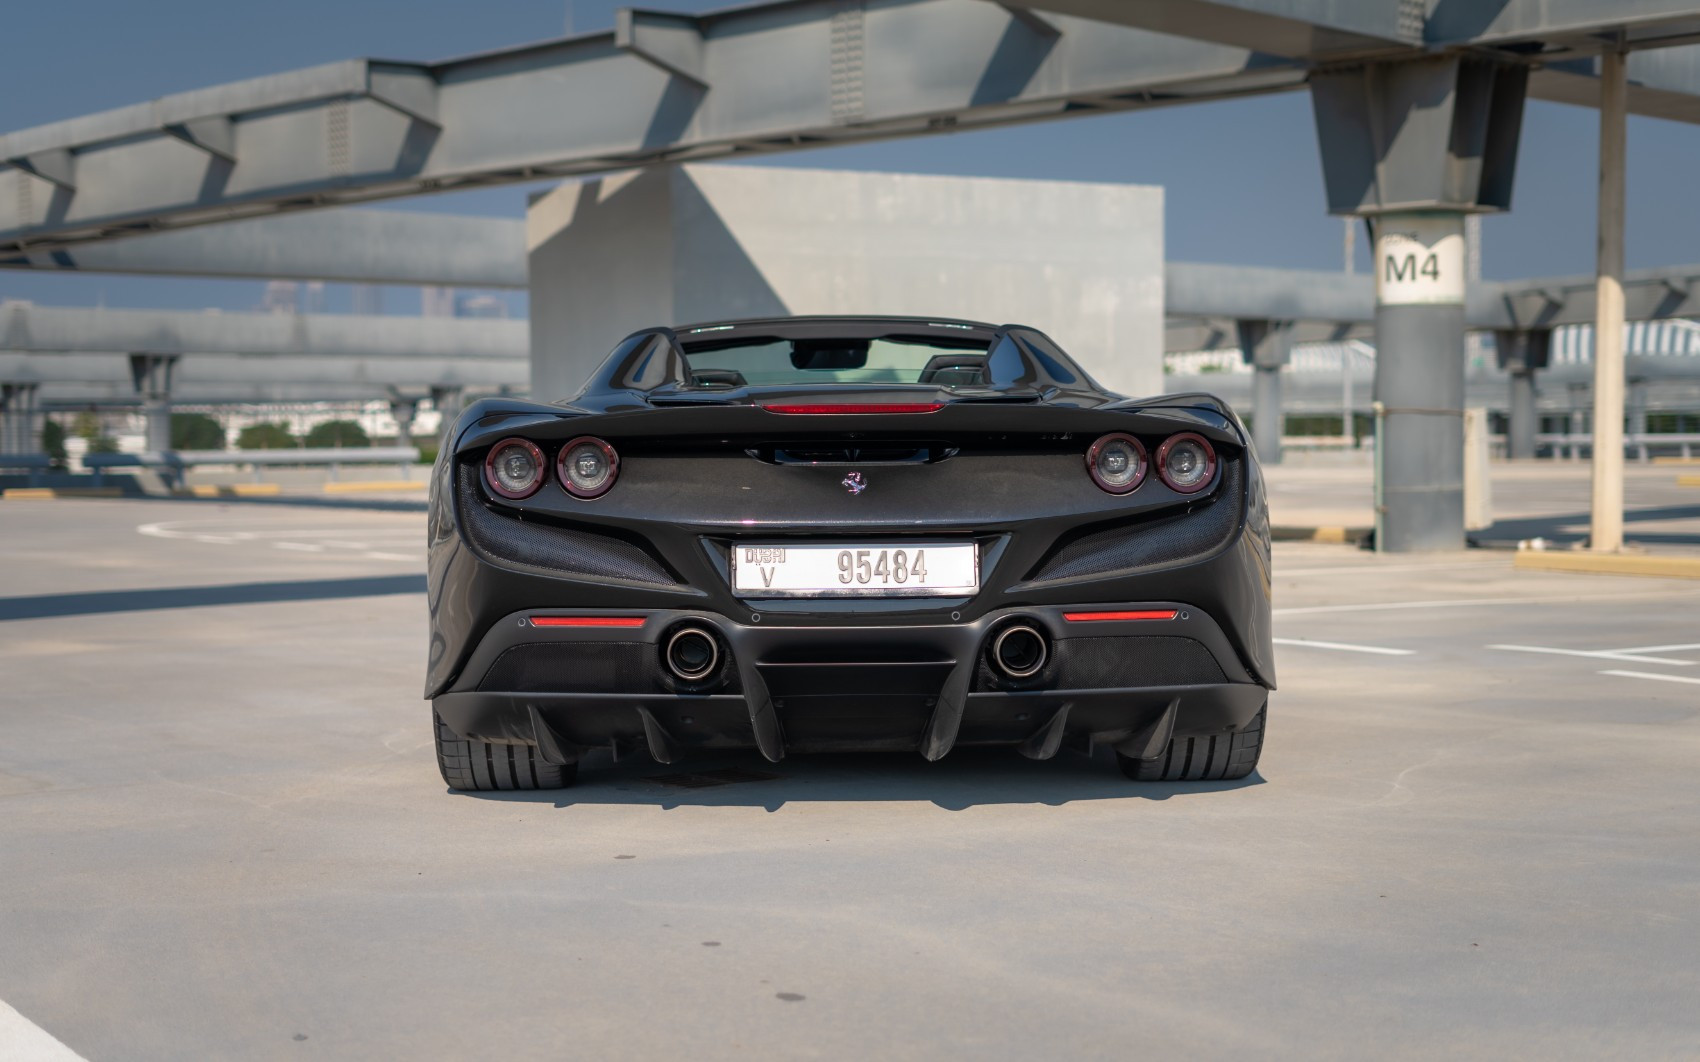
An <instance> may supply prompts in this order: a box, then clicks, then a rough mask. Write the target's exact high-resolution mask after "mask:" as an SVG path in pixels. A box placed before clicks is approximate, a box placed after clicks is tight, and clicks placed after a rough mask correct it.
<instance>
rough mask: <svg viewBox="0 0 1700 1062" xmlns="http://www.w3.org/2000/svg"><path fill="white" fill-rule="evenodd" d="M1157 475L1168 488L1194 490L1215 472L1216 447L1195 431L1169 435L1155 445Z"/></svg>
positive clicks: (1206, 481)
mask: <svg viewBox="0 0 1700 1062" xmlns="http://www.w3.org/2000/svg"><path fill="white" fill-rule="evenodd" d="M1157 475H1158V476H1160V477H1161V478H1162V480H1163V482H1164V483H1167V484H1168V485H1169V489H1170V490H1173V491H1176V492H1178V493H1181V494H1197V493H1198V492H1199V491H1201V490H1203V489H1204V488H1205V487H1208V486H1210V481H1211V479H1212V478H1214V477H1215V475H1216V449H1215V447H1213V446H1211V445H1210V440H1209V439H1206V438H1205V437H1204V436H1202V435H1198V434H1196V433H1194V432H1190V431H1184V432H1181V433H1180V434H1179V435H1171V436H1169V437H1168V438H1167V439H1165V440H1163V445H1162V446H1159V447H1158V448H1157Z"/></svg>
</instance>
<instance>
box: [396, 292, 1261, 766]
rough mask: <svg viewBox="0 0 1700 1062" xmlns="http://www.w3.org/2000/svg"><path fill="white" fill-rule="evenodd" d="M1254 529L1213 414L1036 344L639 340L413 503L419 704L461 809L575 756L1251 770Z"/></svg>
mask: <svg viewBox="0 0 1700 1062" xmlns="http://www.w3.org/2000/svg"><path fill="white" fill-rule="evenodd" d="M1269 589H1270V581H1269V520H1268V510H1267V506H1266V502H1265V498H1264V491H1263V477H1262V474H1261V473H1260V471H1259V470H1258V467H1257V464H1256V461H1255V460H1254V458H1253V454H1252V451H1251V448H1250V445H1249V443H1248V437H1247V434H1246V431H1245V429H1244V427H1243V425H1241V423H1240V422H1239V420H1238V419H1237V418H1236V417H1235V416H1234V414H1233V412H1232V411H1231V410H1230V409H1229V408H1228V407H1227V406H1226V405H1224V404H1223V403H1222V402H1220V401H1219V400H1217V399H1215V398H1213V397H1211V396H1208V395H1200V394H1193V395H1165V396H1162V397H1159V398H1149V399H1137V400H1135V399H1125V398H1121V397H1119V396H1117V395H1113V394H1109V393H1107V392H1105V391H1104V390H1103V389H1101V388H1100V387H1098V386H1097V385H1096V384H1094V383H1093V382H1092V380H1091V379H1089V378H1088V377H1087V375H1086V373H1085V372H1083V371H1081V369H1080V367H1079V366H1077V365H1075V364H1074V363H1073V362H1072V361H1070V360H1069V358H1068V356H1067V355H1065V354H1064V353H1063V352H1062V351H1061V350H1060V349H1058V347H1057V345H1056V344H1055V343H1053V342H1052V341H1051V340H1050V339H1049V338H1047V337H1046V336H1045V335H1044V334H1043V333H1040V332H1038V331H1036V330H1034V329H1031V328H1024V327H1021V326H1017V325H1005V326H1002V327H998V326H993V325H987V324H977V323H973V322H969V321H953V320H925V319H910V318H896V317H855V318H848V317H844V318H824V317H814V318H809V317H805V318H785V319H775V320H751V321H728V322H723V323H717V324H705V325H697V326H693V327H685V328H677V329H668V328H652V329H649V330H646V331H643V332H638V333H636V334H634V335H632V336H630V337H628V338H627V339H626V340H624V341H623V342H622V343H620V345H619V346H618V347H617V348H616V349H615V350H614V352H613V353H612V354H611V355H609V357H608V359H607V361H606V362H604V363H603V365H602V367H601V368H600V369H599V370H598V371H597V373H596V375H595V378H594V379H593V380H592V381H591V383H590V384H589V385H588V386H587V387H586V388H585V389H584V391H583V392H582V393H581V394H579V395H578V396H577V397H575V398H573V399H571V400H570V401H567V402H564V403H561V404H558V405H545V404H541V403H536V402H528V401H520V400H516V399H508V398H492V399H486V400H483V401H480V402H478V403H476V404H474V405H472V406H471V407H469V408H468V409H467V410H466V411H465V412H464V413H462V414H461V416H460V418H459V420H458V421H457V422H456V423H455V425H454V427H453V429H452V430H451V431H450V432H449V433H448V434H447V435H446V436H445V443H444V447H443V451H442V454H441V456H440V457H439V458H438V461H437V465H436V468H435V470H434V472H433V475H432V490H431V514H430V606H431V647H430V665H429V676H428V678H427V679H426V684H425V694H426V696H427V697H428V698H429V699H430V700H431V702H432V707H433V710H434V714H435V733H436V739H437V751H438V759H439V763H440V765H441V767H442V772H443V777H444V779H445V780H446V781H447V782H448V784H449V785H450V786H451V787H453V788H456V789H533V788H552V787H558V786H564V785H568V784H570V783H571V782H572V780H573V778H574V777H575V775H576V773H577V767H578V761H579V759H580V757H581V756H582V755H584V753H585V752H587V751H589V750H592V749H598V748H601V749H608V750H610V751H611V752H612V753H613V754H614V755H615V756H616V757H617V756H620V755H623V754H626V753H627V752H630V751H635V750H638V749H640V748H641V749H647V751H648V753H649V755H650V756H653V757H654V758H655V759H656V760H659V761H660V762H662V763H672V762H673V761H674V760H675V759H677V758H678V757H680V756H683V755H684V754H685V753H686V752H688V751H690V750H692V749H730V748H756V749H759V750H760V751H761V753H762V754H763V755H764V756H766V757H767V758H768V759H769V760H779V759H780V758H781V757H783V756H784V755H785V754H786V753H787V752H793V751H816V750H844V749H885V750H892V749H913V750H919V751H920V752H921V754H922V755H924V756H926V757H927V758H928V759H938V758H939V757H941V756H943V755H944V754H945V753H947V752H949V751H950V750H951V749H952V748H954V747H955V746H957V745H1012V746H1014V747H1015V748H1016V749H1017V751H1019V752H1021V753H1022V754H1023V755H1026V756H1029V757H1033V758H1037V759H1043V758H1047V757H1050V756H1053V755H1055V754H1056V752H1057V750H1058V749H1059V748H1060V747H1062V746H1063V745H1071V746H1079V747H1085V748H1090V746H1091V744H1092V743H1094V742H1096V743H1103V744H1108V745H1111V746H1113V747H1114V749H1115V751H1116V754H1117V756H1118V757H1119V760H1120V763H1121V766H1122V770H1123V771H1124V772H1125V773H1126V774H1127V775H1128V776H1129V777H1130V778H1135V779H1141V780H1145V779H1222V778H1240V777H1243V776H1245V775H1247V774H1250V773H1251V771H1252V770H1253V768H1254V767H1255V766H1256V765H1257V758H1258V754H1259V752H1260V750H1261V745H1262V740H1263V726H1264V716H1265V705H1266V704H1267V701H1268V694H1269V691H1270V690H1271V689H1273V688H1274V686H1275V671H1274V662H1273V655H1272V649H1271V645H1270V612H1269Z"/></svg>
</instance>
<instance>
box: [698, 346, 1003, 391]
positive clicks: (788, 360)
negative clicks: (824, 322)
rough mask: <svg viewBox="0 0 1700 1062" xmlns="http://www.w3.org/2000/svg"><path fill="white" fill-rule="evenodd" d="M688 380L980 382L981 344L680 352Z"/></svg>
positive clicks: (728, 383)
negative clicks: (688, 371) (688, 373)
mask: <svg viewBox="0 0 1700 1062" xmlns="http://www.w3.org/2000/svg"><path fill="white" fill-rule="evenodd" d="M685 364H686V365H687V366H688V367H689V369H690V373H691V380H692V382H693V383H694V384H696V385H697V386H705V387H714V386H721V387H743V386H751V387H762V386H769V385H774V384H779V385H785V384H823V383H824V384H834V383H843V384H936V385H938V386H941V387H943V386H952V385H975V384H981V383H984V382H985V376H986V347H985V344H983V343H978V344H976V343H964V342H954V343H951V342H945V341H939V340H928V339H923V338H920V337H911V336H885V337H879V338H873V339H778V338H774V337H756V336H752V337H749V338H747V339H743V340H740V341H739V342H737V343H725V344H715V345H713V346H705V345H698V344H692V345H690V346H687V347H686V348H685Z"/></svg>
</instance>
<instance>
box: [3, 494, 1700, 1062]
mask: <svg viewBox="0 0 1700 1062" xmlns="http://www.w3.org/2000/svg"><path fill="white" fill-rule="evenodd" d="M423 553H424V551H423V516H422V514H420V513H418V512H416V511H390V512H386V511H375V510H372V509H367V508H359V507H342V506H329V505H321V506H306V505H281V504H279V505H266V504H225V503H212V502H167V501H149V500H121V501H99V500H76V501H51V502H39V503H15V502H6V503H4V504H0V674H3V675H4V682H3V684H0V954H3V955H4V961H3V962H0V1001H3V1004H0V1057H3V1056H5V1055H6V1054H7V1051H8V1044H10V1045H11V1049H13V1050H16V1051H18V1052H20V1053H21V1052H22V1050H23V1049H24V1048H23V1045H26V1044H35V1045H38V1046H40V1047H41V1049H42V1050H44V1051H48V1052H50V1053H51V1052H53V1051H58V1050H61V1049H60V1048H56V1047H54V1046H53V1044H52V1041H51V1040H49V1039H48V1037H52V1038H56V1039H57V1041H59V1042H60V1043H61V1044H62V1045H63V1048H62V1050H63V1051H64V1052H65V1054H64V1057H71V1055H72V1053H74V1054H75V1055H81V1056H83V1057H85V1058H88V1059H101V1060H104V1059H120V1058H122V1059H183V1058H234V1057H244V1058H247V1057H252V1058H283V1059H298V1058H299V1059H306V1058H371V1057H413V1058H465V1057H488V1058H504V1059H525V1058H545V1057H548V1058H558V1057H609V1058H626V1057H632V1058H637V1057H643V1058H655V1057H678V1058H686V1057H689V1058H731V1057H787V1058H792V1057H795V1058H808V1057H847V1056H858V1057H879V1058H939V1057H974V1058H1038V1057H1081V1058H1091V1057H1105V1058H1108V1057H1117V1058H1126V1057H1130V1056H1135V1055H1139V1056H1149V1055H1158V1054H1174V1055H1185V1056H1189V1057H1229V1056H1239V1057H1247V1056H1250V1057H1287V1058H1301V1057H1302V1058H1361V1057H1365V1056H1376V1057H1413V1058H1416V1057H1434V1056H1436V1055H1440V1054H1446V1055H1455V1056H1470V1057H1503V1056H1507V1055H1516V1056H1530V1055H1545V1056H1550V1057H1558V1058H1597V1057H1601V1056H1606V1055H1611V1056H1618V1055H1623V1056H1629V1055H1635V1056H1641V1057H1693V1053H1694V1050H1695V1046H1696V1045H1697V1044H1700V1008H1697V1007H1696V1006H1695V1005H1694V1004H1695V1000H1697V999H1700V914H1697V912H1700V826H1697V823H1700V620H1697V616H1700V583H1697V582H1682V581H1669V580H1660V579H1646V578H1642V579H1636V578H1625V577H1616V576H1598V575H1566V574H1555V573H1537V572H1516V571H1513V570H1512V568H1511V563H1510V555H1509V554H1506V553H1494V552H1478V553H1471V554H1463V555H1447V556H1416V557H1412V556H1401V557H1378V556H1375V555H1372V554H1368V553H1364V552H1360V551H1356V550H1353V549H1349V548H1346V547H1340V546H1315V545H1291V546H1288V545H1282V546H1278V547H1277V554H1276V568H1275V572H1276V577H1275V595H1276V596H1275V605H1276V633H1277V635H1278V636H1279V638H1280V639H1281V644H1280V648H1279V650H1278V661H1279V669H1280V674H1279V679H1280V689H1279V691H1278V692H1277V693H1276V694H1275V695H1274V697H1273V700H1272V702H1271V707H1270V715H1269V742H1268V746H1267V751H1266V753H1265V755H1264V759H1263V763H1262V767H1261V769H1260V770H1259V772H1258V773H1257V774H1255V775H1253V776H1252V777H1251V778H1249V779H1246V780H1244V781H1241V782H1231V783H1214V784H1212V783H1176V784H1146V785H1136V784H1134V783H1130V782H1127V781H1125V780H1124V779H1123V778H1122V777H1121V776H1120V775H1119V773H1117V771H1116V769H1115V765H1114V763H1113V758H1108V757H1107V754H1106V753H1104V752H1102V751H1101V752H1100V754H1099V755H1098V756H1095V757H1091V758H1088V757H1085V756H1079V755H1068V754H1065V755H1062V756H1059V757H1058V758H1056V759H1054V760H1051V761H1048V762H1041V763H1034V762H1029V761H1027V760H1024V759H1022V758H1021V757H1019V756H1017V755H1015V754H1014V753H1013V752H976V751H974V750H963V751H958V752H956V753H953V754H952V755H951V756H949V757H947V758H946V759H945V760H943V761H941V762H939V763H936V764H929V763H926V762H925V761H923V760H922V759H921V758H920V757H919V756H831V757H802V756H798V757H792V758H790V759H787V760H785V761H784V762H782V763H780V764H777V765H769V764H767V763H766V762H765V761H763V760H761V759H760V758H759V757H757V756H755V755H754V754H751V755H748V756H713V757H702V758H699V759H694V760H690V761H688V762H686V763H682V764H676V765H673V766H671V767H661V766H658V765H656V764H654V763H652V762H650V761H649V760H647V759H646V758H640V759H630V758H628V759H624V760H622V761H621V762H618V763H614V762H612V761H611V760H609V759H608V758H607V757H606V756H605V755H603V756H599V757H596V758H592V759H591V760H589V761H587V762H586V764H585V765H584V768H583V770H582V771H581V774H580V779H581V781H580V784H579V785H578V786H577V787H576V788H573V789H569V790H563V791H559V792H545V793H529V794H528V793H517V794H516V793H503V794H489V795H471V794H457V793H452V792H450V791H448V790H447V789H445V787H444V786H443V784H442V781H441V779H440V778H439V777H438V774H437V769H436V764H435V761H434V757H433V752H432V746H431V741H430V729H429V712H428V708H427V706H426V704H425V702H423V701H422V700H421V699H420V692H421V687H422V683H423V663H424V658H425V608H424V601H423V585H424V580H423V574H422V572H423ZM718 768H738V769H741V771H742V772H744V773H742V774H739V773H733V774H731V775H727V776H723V777H725V778H731V779H733V780H731V781H722V782H721V783H720V784H711V785H705V786H690V785H678V784H670V782H669V781H667V780H664V779H665V776H673V775H678V774H681V773H690V772H695V773H697V774H699V775H700V774H701V772H704V771H709V770H713V769H718ZM763 774H766V775H773V776H775V777H759V775H763ZM684 780H685V781H699V782H700V781H709V782H713V781H716V779H714V778H707V779H704V778H697V779H694V780H693V779H684ZM672 781H674V782H676V781H679V779H673V780H672ZM8 1037H10V1039H8ZM43 1057H48V1056H47V1055H43Z"/></svg>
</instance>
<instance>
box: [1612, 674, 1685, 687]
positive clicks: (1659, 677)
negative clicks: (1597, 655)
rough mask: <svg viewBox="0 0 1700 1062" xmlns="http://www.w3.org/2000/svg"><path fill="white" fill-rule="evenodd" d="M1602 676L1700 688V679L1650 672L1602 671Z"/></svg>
mask: <svg viewBox="0 0 1700 1062" xmlns="http://www.w3.org/2000/svg"><path fill="white" fill-rule="evenodd" d="M1600 674H1602V675H1616V676H1618V677H1619V678H1638V679H1652V680H1654V681H1655V682H1684V683H1687V684H1688V685H1690V686H1700V678H1685V677H1684V676H1682V675H1655V674H1654V673H1653V672H1651V671H1602V672H1600Z"/></svg>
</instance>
